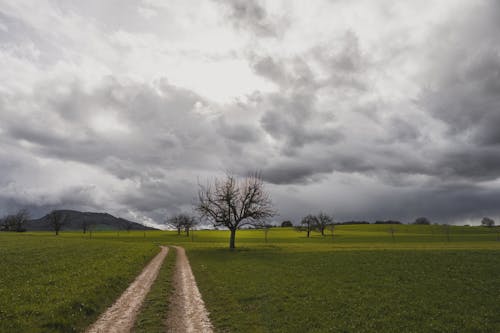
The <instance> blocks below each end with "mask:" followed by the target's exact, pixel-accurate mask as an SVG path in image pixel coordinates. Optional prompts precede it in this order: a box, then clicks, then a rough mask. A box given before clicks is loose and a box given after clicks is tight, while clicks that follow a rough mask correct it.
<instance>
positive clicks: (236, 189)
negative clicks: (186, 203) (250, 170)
mask: <svg viewBox="0 0 500 333" xmlns="http://www.w3.org/2000/svg"><path fill="white" fill-rule="evenodd" d="M198 199H199V203H198V206H197V207H196V209H197V211H198V212H199V213H200V215H201V217H202V218H206V219H207V220H209V221H210V222H212V223H213V225H214V226H215V227H217V226H224V227H226V228H228V229H229V231H230V232H231V234H230V238H229V248H230V249H234V248H235V238H236V230H238V229H239V228H241V227H243V226H245V225H253V226H255V225H260V224H261V223H262V221H264V220H266V219H267V218H270V217H272V216H275V215H276V212H275V211H274V209H273V205H272V202H271V198H270V196H269V194H268V193H267V192H266V191H265V190H264V181H263V180H262V178H261V177H260V175H259V174H254V175H252V176H248V177H245V178H243V179H239V180H238V179H236V177H235V176H233V175H231V174H226V176H225V178H223V179H215V180H214V183H213V184H208V185H207V186H202V185H200V189H199V191H198Z"/></svg>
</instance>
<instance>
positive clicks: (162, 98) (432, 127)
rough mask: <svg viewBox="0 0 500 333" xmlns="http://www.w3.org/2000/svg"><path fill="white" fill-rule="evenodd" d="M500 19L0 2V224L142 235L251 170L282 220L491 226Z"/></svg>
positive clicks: (392, 6) (135, 3) (461, 5)
mask: <svg viewBox="0 0 500 333" xmlns="http://www.w3.org/2000/svg"><path fill="white" fill-rule="evenodd" d="M110 13H113V15H111V14H110ZM499 13H500V8H499V5H498V3H497V2H495V1H493V0H490V1H488V0H482V1H477V2H469V1H440V2H435V1H422V2H418V3H417V2H413V1H403V2H401V1H384V2H382V3H374V2H372V1H362V0H360V1H349V2H347V1H318V2H315V3H314V4H308V5H307V6H304V4H303V2H301V1H257V0H254V1H222V0H216V1H211V2H202V3H199V2H191V1H180V0H179V1H168V2H163V1H156V0H142V1H140V0H126V1H119V2H115V1H110V2H106V3H102V2H99V1H87V2H85V3H81V2H78V1H65V2H64V3H61V2H56V1H49V0H45V1H36V2H33V1H28V0H16V1H9V0H0V68H1V71H0V214H7V213H10V212H12V211H15V210H16V209H18V208H22V207H26V208H28V209H30V211H31V212H32V214H33V215H35V216H38V215H42V214H44V213H46V212H48V211H49V210H51V209H54V208H61V209H62V208H65V209H81V210H91V211H107V212H109V213H112V214H115V215H118V216H121V217H124V218H129V219H135V220H138V221H140V222H145V223H150V224H155V223H160V222H161V221H162V220H164V219H165V218H166V217H167V216H168V215H170V214H174V213H177V212H181V211H190V210H191V209H192V206H193V203H195V200H196V191H197V188H198V184H200V183H204V182H206V181H208V180H210V179H213V177H217V176H221V175H223V174H224V172H227V171H230V172H233V173H235V174H238V175H242V176H243V175H246V174H248V173H250V172H253V171H255V170H259V171H260V172H261V174H262V176H263V178H264V180H265V181H266V183H267V186H268V189H269V190H270V192H271V195H272V197H273V199H274V202H275V204H276V208H277V210H278V211H279V212H280V216H279V217H278V219H291V220H292V221H295V222H297V221H298V220H299V219H300V218H301V217H302V216H304V215H306V214H309V213H314V212H316V211H319V210H323V211H326V212H329V213H332V214H333V215H334V216H335V219H336V220H351V219H366V220H375V219H400V220H403V221H405V222H409V221H412V220H413V219H415V217H417V216H422V215H424V216H428V217H429V218H430V219H431V220H433V221H436V222H451V223H463V222H467V223H478V221H479V220H480V219H481V218H482V217H483V216H485V215H488V216H491V217H493V218H499V217H500V205H499V198H500V196H499V195H500V134H499V133H500V131H499V127H500V46H499V45H500V23H499V22H500V14H499Z"/></svg>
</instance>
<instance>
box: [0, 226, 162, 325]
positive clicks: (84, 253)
mask: <svg viewBox="0 0 500 333" xmlns="http://www.w3.org/2000/svg"><path fill="white" fill-rule="evenodd" d="M157 252H158V247H157V246H156V245H154V244H153V243H126V242H119V241H110V240H107V241H103V240H98V239H92V240H88V239H82V238H79V237H78V238H77V237H72V238H66V237H64V236H59V237H55V236H53V235H50V234H44V233H36V234H4V233H2V234H0V258H1V260H0V272H1V274H0V332H78V331H81V330H83V329H84V328H85V327H86V326H88V325H89V324H91V323H92V322H93V321H94V320H95V319H96V318H97V316H98V315H99V314H100V313H101V312H102V311H103V310H104V309H106V307H108V306H109V305H111V304H112V303H113V302H114V301H115V299H116V298H117V297H118V296H119V295H120V294H121V292H123V290H125V289H126V287H127V286H128V285H129V284H130V283H131V282H132V281H133V280H134V278H135V277H136V275H137V274H139V272H140V271H141V269H142V268H143V267H144V265H145V264H146V263H147V262H148V261H149V260H150V259H151V258H152V257H153V256H154V255H155V254H156V253H157Z"/></svg>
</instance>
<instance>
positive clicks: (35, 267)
mask: <svg viewBox="0 0 500 333" xmlns="http://www.w3.org/2000/svg"><path fill="white" fill-rule="evenodd" d="M394 227H395V229H396V232H395V239H394V240H393V239H392V238H391V235H390V233H389V232H388V231H389V228H390V226H388V225H350V226H349V225H345V226H339V227H337V229H336V231H335V237H334V239H333V240H332V238H331V236H329V235H327V236H325V237H321V236H320V235H319V234H317V233H314V234H313V236H312V237H311V238H309V239H308V238H306V237H305V233H298V232H296V231H295V230H293V229H286V228H276V229H271V230H270V232H269V234H268V242H267V243H266V242H265V240H264V232H263V231H261V230H242V231H238V233H237V236H236V246H237V250H236V251H232V252H231V251H229V250H228V249H227V247H228V237H229V233H228V232H227V231H195V232H194V241H193V239H191V238H187V237H185V236H183V235H181V236H178V235H176V233H175V232H159V231H147V232H146V233H144V232H142V231H141V232H130V233H127V232H123V231H122V232H113V231H99V232H95V233H93V239H91V240H90V239H88V238H84V237H82V234H81V233H70V232H63V233H62V234H61V235H60V236H59V237H55V236H53V235H51V234H48V233H26V234H13V233H0V255H1V258H2V260H1V261H0V272H1V273H2V274H0V332H71V331H81V330H83V329H84V328H85V327H86V326H87V325H89V324H90V323H92V321H93V320H95V319H96V317H97V316H98V314H99V313H100V312H101V311H103V310H104V309H105V308H106V307H107V306H108V305H110V304H111V303H113V301H114V300H115V299H116V298H117V297H118V296H119V294H120V293H121V292H123V290H125V289H126V287H127V286H128V284H129V283H130V282H131V281H132V280H133V279H134V277H135V276H136V275H137V274H138V273H139V272H140V271H141V269H142V267H143V266H144V265H145V264H146V263H147V262H148V261H149V259H150V258H152V257H153V256H154V255H155V254H156V253H157V252H158V245H159V244H164V245H169V244H174V245H181V246H184V247H185V248H186V250H187V253H188V256H189V259H190V262H191V264H192V267H193V271H194V273H195V276H196V279H197V281H198V284H199V288H200V291H201V292H202V295H203V297H204V300H205V302H206V305H207V307H208V310H209V312H210V318H211V320H212V321H213V323H214V325H215V328H216V331H219V332H329V331H335V332H343V331H344V332H368V331H370V332H373V331H379V332H396V331H397V332H401V331H412V332H498V331H500V322H499V319H498V318H499V316H498V313H500V296H499V295H500V293H499V292H498V291H499V290H500V259H499V258H500V256H499V255H500V242H499V241H497V240H496V239H497V237H498V236H497V233H496V232H495V230H494V229H490V228H479V227H452V228H450V238H449V240H448V237H447V236H446V234H445V233H444V229H443V228H442V227H441V226H413V225H411V226H407V225H397V226H394ZM171 251H172V250H171ZM167 258H168V259H167V261H166V263H167V264H166V265H164V266H163V267H162V270H161V273H160V275H159V278H158V279H157V281H156V283H155V285H154V286H153V289H152V291H151V293H150V294H149V295H148V297H147V301H146V303H145V305H144V307H143V310H142V312H141V314H140V315H139V319H138V321H137V323H136V327H135V330H136V331H138V332H155V331H161V330H162V325H163V320H164V316H165V314H166V312H167V311H166V309H167V308H168V301H167V300H168V298H167V297H168V293H169V290H170V289H169V288H170V286H169V284H170V274H171V270H172V265H173V262H174V255H173V252H171V253H170V254H169V255H168V257H167ZM4 272H5V273H4Z"/></svg>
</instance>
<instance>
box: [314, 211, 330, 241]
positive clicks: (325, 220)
mask: <svg viewBox="0 0 500 333" xmlns="http://www.w3.org/2000/svg"><path fill="white" fill-rule="evenodd" d="M332 223H333V217H331V216H330V215H327V214H325V213H323V212H320V213H319V214H318V215H316V216H314V228H315V229H317V230H318V231H319V232H320V233H321V236H324V235H325V229H326V227H327V226H328V225H329V224H332Z"/></svg>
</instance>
